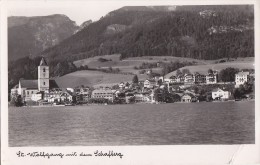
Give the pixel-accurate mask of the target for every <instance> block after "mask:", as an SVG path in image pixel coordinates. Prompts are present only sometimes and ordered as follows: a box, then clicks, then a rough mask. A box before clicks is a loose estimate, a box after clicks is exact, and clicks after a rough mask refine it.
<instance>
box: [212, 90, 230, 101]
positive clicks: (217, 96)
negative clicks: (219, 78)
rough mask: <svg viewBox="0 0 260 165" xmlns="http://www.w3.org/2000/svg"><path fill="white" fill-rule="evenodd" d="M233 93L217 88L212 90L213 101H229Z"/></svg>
mask: <svg viewBox="0 0 260 165" xmlns="http://www.w3.org/2000/svg"><path fill="white" fill-rule="evenodd" d="M230 96H231V93H230V92H229V91H224V90H222V89H220V88H216V89H213V90H212V99H213V100H226V99H229V98H230Z"/></svg>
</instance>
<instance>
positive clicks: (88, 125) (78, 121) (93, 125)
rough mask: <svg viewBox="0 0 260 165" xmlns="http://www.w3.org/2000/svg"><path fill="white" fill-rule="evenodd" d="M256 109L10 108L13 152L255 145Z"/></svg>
mask: <svg viewBox="0 0 260 165" xmlns="http://www.w3.org/2000/svg"><path fill="white" fill-rule="evenodd" d="M254 106H255V101H241V102H219V103H217V102H216V103H214V104H213V103H209V102H201V103H190V104H175V103H169V104H158V105H157V104H131V105H129V104H124V105H119V104H118V105H113V106H110V105H109V106H102V105H95V106H75V107H70V106H64V107H40V108H37V110H35V111H33V110H32V111H30V110H31V109H35V108H31V107H20V108H17V107H9V109H10V110H9V146H10V147H21V146H68V145H69V146H92V145H100V146H104V145H176V144H182V145H185V144H187V145H188V144H254V143H255V139H254V137H255V127H254V125H255V120H254V119H255V117H254V116H255V107H254ZM25 109H26V110H28V111H23V110H25ZM21 110H22V111H21Z"/></svg>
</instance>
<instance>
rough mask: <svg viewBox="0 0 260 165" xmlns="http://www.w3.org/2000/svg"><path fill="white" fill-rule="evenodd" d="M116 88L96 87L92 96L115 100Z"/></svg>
mask: <svg viewBox="0 0 260 165" xmlns="http://www.w3.org/2000/svg"><path fill="white" fill-rule="evenodd" d="M115 92H116V91H115V90H111V89H95V90H93V91H92V95H91V97H92V98H104V99H108V100H110V101H112V102H113V101H114V99H115Z"/></svg>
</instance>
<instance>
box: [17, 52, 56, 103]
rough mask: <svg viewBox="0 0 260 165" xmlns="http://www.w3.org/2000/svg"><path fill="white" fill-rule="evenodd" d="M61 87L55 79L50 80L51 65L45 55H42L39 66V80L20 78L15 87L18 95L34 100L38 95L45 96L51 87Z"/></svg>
mask: <svg viewBox="0 0 260 165" xmlns="http://www.w3.org/2000/svg"><path fill="white" fill-rule="evenodd" d="M53 88H59V87H58V85H57V83H56V82H55V80H50V77H49V66H48V64H47V62H46V60H45V58H44V57H42V59H41V61H40V64H39V66H38V79H37V80H24V79H20V80H19V84H18V85H17V86H16V87H15V88H14V89H13V91H14V90H15V91H16V92H17V94H18V95H21V97H22V98H23V101H29V100H32V98H35V97H36V96H40V97H41V99H42V98H43V94H44V93H48V91H49V90H50V89H53Z"/></svg>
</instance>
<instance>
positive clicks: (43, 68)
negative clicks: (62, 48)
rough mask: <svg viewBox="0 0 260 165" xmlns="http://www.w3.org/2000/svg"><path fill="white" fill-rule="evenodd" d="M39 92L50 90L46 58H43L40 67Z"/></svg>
mask: <svg viewBox="0 0 260 165" xmlns="http://www.w3.org/2000/svg"><path fill="white" fill-rule="evenodd" d="M38 90H39V91H45V90H49V66H48V65H47V62H46V60H45V59H44V57H42V59H41V62H40V65H39V66H38Z"/></svg>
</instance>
